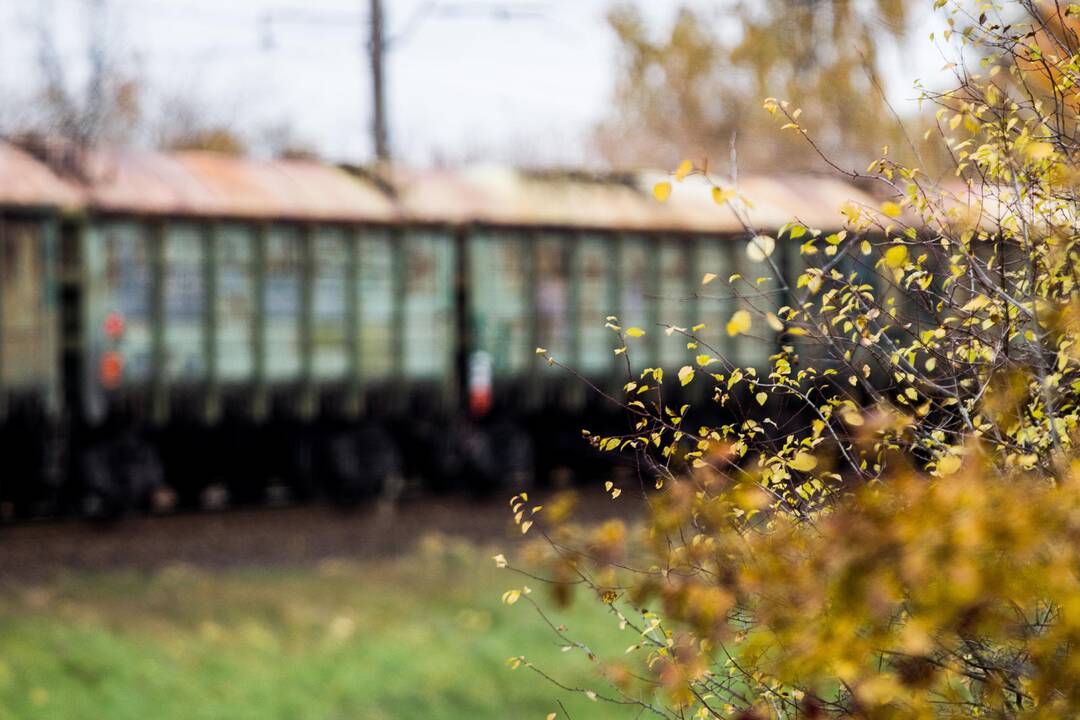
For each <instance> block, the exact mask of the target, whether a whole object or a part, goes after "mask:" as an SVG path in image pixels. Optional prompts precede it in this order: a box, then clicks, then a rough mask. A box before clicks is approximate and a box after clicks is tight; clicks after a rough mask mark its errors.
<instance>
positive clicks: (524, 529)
mask: <svg viewBox="0 0 1080 720" xmlns="http://www.w3.org/2000/svg"><path fill="white" fill-rule="evenodd" d="M531 527H532V520H526V521H525V522H523V523H521V534H522V535H524V534H525V533H527V532H529V528H531Z"/></svg>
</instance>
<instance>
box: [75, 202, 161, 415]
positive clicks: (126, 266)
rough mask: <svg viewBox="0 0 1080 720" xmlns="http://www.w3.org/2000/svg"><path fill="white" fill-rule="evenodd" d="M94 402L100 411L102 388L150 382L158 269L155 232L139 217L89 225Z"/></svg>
mask: <svg viewBox="0 0 1080 720" xmlns="http://www.w3.org/2000/svg"><path fill="white" fill-rule="evenodd" d="M83 250H84V252H83V258H84V272H85V276H84V282H85V285H84V289H85V293H86V297H85V304H84V310H85V322H84V324H83V328H84V332H85V338H84V348H85V353H86V360H87V362H86V364H85V371H86V374H87V377H86V378H85V382H86V384H87V388H88V389H91V390H92V391H93V392H91V396H92V397H88V398H87V399H88V403H89V407H90V408H91V409H92V410H93V411H95V414H99V413H100V412H103V411H104V407H103V406H102V404H101V401H102V398H101V397H100V395H99V393H100V390H101V389H115V388H117V387H127V388H133V387H140V386H145V385H146V384H147V383H148V382H149V381H150V380H151V377H152V373H153V361H154V348H153V345H154V327H153V321H154V318H153V311H152V301H151V290H152V283H153V268H152V257H153V253H152V250H151V243H150V239H149V233H148V232H147V228H146V227H145V225H144V224H142V223H140V222H137V221H134V220H102V221H99V222H94V223H92V224H90V225H89V226H88V227H87V229H86V234H85V236H84V246H83Z"/></svg>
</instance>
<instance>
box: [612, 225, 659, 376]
mask: <svg viewBox="0 0 1080 720" xmlns="http://www.w3.org/2000/svg"><path fill="white" fill-rule="evenodd" d="M618 242H619V253H618V257H619V264H620V267H619V268H618V273H619V278H620V280H621V291H622V292H621V297H620V300H619V312H618V316H619V323H620V325H621V326H622V328H623V330H624V331H625V330H626V329H628V328H632V327H637V328H641V329H642V330H645V331H646V335H645V337H644V338H639V339H633V338H630V339H628V340H627V343H628V344H627V348H628V350H627V352H628V353H629V354H630V361H631V363H632V364H633V365H634V367H635V368H637V369H638V370H640V369H641V368H644V367H648V366H650V365H651V364H652V363H653V362H655V358H656V354H655V352H654V350H653V348H654V347H655V346H656V344H655V343H656V335H657V332H656V331H657V328H656V300H655V295H656V290H655V287H656V272H655V267H654V266H653V252H652V247H651V243H650V241H649V240H648V239H647V238H645V237H643V236H640V235H626V236H623V237H621V238H620V239H619V241H618Z"/></svg>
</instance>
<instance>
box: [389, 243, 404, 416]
mask: <svg viewBox="0 0 1080 720" xmlns="http://www.w3.org/2000/svg"><path fill="white" fill-rule="evenodd" d="M408 243H409V231H408V230H407V229H396V230H394V231H393V232H391V234H390V258H391V268H392V269H391V273H390V275H391V277H392V278H393V289H392V293H393V297H394V305H393V309H392V313H393V328H394V333H393V340H392V352H391V357H393V369H392V370H391V371H390V381H391V385H392V386H393V391H392V397H391V404H393V405H394V406H395V409H398V410H399V409H402V408H403V407H404V406H405V404H404V402H403V401H404V395H405V385H406V375H405V353H406V352H408V350H409V348H408V347H407V343H406V342H405V332H406V327H405V326H406V323H407V322H408V318H407V317H406V315H405V302H406V297H407V295H408V288H407V286H406V280H405V278H406V274H407V272H408V268H407V267H406V266H407V264H408V257H409V254H408V247H407V245H408Z"/></svg>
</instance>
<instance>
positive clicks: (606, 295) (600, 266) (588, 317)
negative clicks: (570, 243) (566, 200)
mask: <svg viewBox="0 0 1080 720" xmlns="http://www.w3.org/2000/svg"><path fill="white" fill-rule="evenodd" d="M576 242H577V250H576V257H575V264H576V265H577V267H576V268H575V270H576V276H577V283H578V288H577V313H576V316H575V318H574V322H575V324H576V328H577V333H578V338H579V342H580V347H579V350H578V358H577V361H578V364H579V370H580V371H581V372H584V373H585V374H587V375H590V376H600V375H609V374H610V373H611V372H612V369H613V362H612V358H613V357H614V356H613V355H612V350H613V349H614V348H615V347H617V345H616V344H615V343H614V342H613V341H614V340H615V335H614V333H612V331H611V330H609V329H608V328H606V327H604V325H605V324H606V322H607V320H606V318H607V317H608V316H609V315H615V314H617V312H618V308H617V307H616V302H617V300H616V298H615V297H614V295H613V290H614V286H615V282H614V280H615V279H614V277H613V268H612V265H611V258H612V251H611V250H612V248H611V240H610V239H609V238H607V237H604V236H602V235H584V236H582V237H580V238H579V239H578V240H577V241H576Z"/></svg>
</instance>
